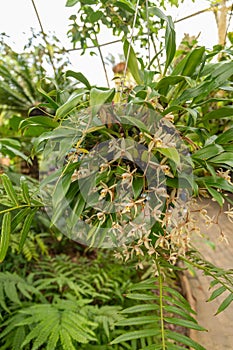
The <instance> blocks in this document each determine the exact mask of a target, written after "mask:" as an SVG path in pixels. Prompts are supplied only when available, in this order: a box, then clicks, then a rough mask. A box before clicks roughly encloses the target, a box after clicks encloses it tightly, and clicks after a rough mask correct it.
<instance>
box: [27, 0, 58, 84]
mask: <svg viewBox="0 0 233 350" xmlns="http://www.w3.org/2000/svg"><path fill="white" fill-rule="evenodd" d="M31 2H32V6H33V8H34V10H35V14H36V17H37V20H38V22H39V26H40V30H41V34H42V36H43V39H44V42H45V45H46V48H47V53H48V57H49V61H50V63H51V66H52V68H53V71H54V77H55V78H56V68H55V66H54V64H53V58H52V55H51V53H50V50H49V42H48V40H47V38H46V34H45V31H44V28H43V25H42V22H41V19H40V16H39V12H38V10H37V8H36V4H35V1H34V0H31Z"/></svg>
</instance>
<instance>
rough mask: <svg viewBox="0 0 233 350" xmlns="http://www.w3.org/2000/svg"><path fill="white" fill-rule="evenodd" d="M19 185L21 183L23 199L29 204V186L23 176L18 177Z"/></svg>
mask: <svg viewBox="0 0 233 350" xmlns="http://www.w3.org/2000/svg"><path fill="white" fill-rule="evenodd" d="M20 185H21V189H22V194H23V200H24V202H25V203H27V204H28V205H30V204H31V198H30V194H29V188H28V184H27V181H26V179H25V177H24V176H22V177H21V178H20Z"/></svg>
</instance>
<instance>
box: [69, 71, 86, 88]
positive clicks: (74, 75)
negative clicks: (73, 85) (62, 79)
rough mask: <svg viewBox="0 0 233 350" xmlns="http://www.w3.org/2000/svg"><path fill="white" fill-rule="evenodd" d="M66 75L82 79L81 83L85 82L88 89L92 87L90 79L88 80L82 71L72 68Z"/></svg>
mask: <svg viewBox="0 0 233 350" xmlns="http://www.w3.org/2000/svg"><path fill="white" fill-rule="evenodd" d="M66 76H67V77H72V78H75V79H77V80H78V81H80V82H81V83H83V84H84V85H85V86H86V87H87V88H88V90H90V89H91V84H90V83H89V81H88V80H87V78H86V77H85V76H84V75H83V74H82V73H81V72H74V71H72V70H68V71H67V72H66Z"/></svg>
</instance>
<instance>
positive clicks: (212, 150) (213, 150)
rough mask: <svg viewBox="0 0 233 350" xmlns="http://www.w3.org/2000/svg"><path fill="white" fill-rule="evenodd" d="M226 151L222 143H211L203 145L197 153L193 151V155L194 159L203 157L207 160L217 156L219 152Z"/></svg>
mask: <svg viewBox="0 0 233 350" xmlns="http://www.w3.org/2000/svg"><path fill="white" fill-rule="evenodd" d="M222 152H224V148H223V147H222V146H220V145H216V144H211V145H208V146H205V147H202V148H201V149H199V150H198V151H196V152H195V153H193V155H192V157H193V158H194V159H202V160H207V159H209V158H211V157H214V156H216V155H217V154H220V153H222Z"/></svg>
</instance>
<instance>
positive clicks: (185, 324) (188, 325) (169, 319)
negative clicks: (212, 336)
mask: <svg viewBox="0 0 233 350" xmlns="http://www.w3.org/2000/svg"><path fill="white" fill-rule="evenodd" d="M164 321H166V322H167V323H169V324H175V325H177V326H182V327H185V328H191V329H195V330H197V331H207V329H205V328H203V327H202V326H199V324H198V323H197V322H193V321H189V320H183V319H182V318H176V317H164Z"/></svg>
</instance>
